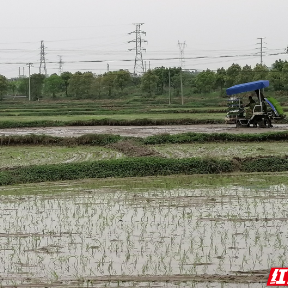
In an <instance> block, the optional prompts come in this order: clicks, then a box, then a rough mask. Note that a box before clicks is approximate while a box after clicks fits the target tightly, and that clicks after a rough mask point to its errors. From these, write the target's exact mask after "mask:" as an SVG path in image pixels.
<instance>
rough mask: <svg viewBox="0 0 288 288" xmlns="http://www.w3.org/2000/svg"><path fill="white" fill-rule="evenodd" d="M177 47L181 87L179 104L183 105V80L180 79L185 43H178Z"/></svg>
mask: <svg viewBox="0 0 288 288" xmlns="http://www.w3.org/2000/svg"><path fill="white" fill-rule="evenodd" d="M178 46H179V50H180V68H181V70H180V85H181V104H182V105H184V96H183V79H182V69H183V66H184V49H185V47H186V43H185V41H184V42H183V43H180V42H179V41H178Z"/></svg>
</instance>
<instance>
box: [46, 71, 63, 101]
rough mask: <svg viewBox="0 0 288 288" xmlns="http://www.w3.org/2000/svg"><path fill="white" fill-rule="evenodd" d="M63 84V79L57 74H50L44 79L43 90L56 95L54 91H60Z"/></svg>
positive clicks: (53, 95)
mask: <svg viewBox="0 0 288 288" xmlns="http://www.w3.org/2000/svg"><path fill="white" fill-rule="evenodd" d="M63 85H64V81H63V79H62V78H61V77H60V76H58V75H57V74H52V75H50V76H49V77H48V78H46V79H45V81H44V91H45V92H47V93H49V94H52V97H53V98H55V97H56V93H58V92H61V90H62V87H63Z"/></svg>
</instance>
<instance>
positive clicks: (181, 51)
mask: <svg viewBox="0 0 288 288" xmlns="http://www.w3.org/2000/svg"><path fill="white" fill-rule="evenodd" d="M178 46H179V50H180V67H181V68H183V66H184V63H185V60H184V49H185V47H186V43H185V41H184V42H183V43H180V42H179V41H178Z"/></svg>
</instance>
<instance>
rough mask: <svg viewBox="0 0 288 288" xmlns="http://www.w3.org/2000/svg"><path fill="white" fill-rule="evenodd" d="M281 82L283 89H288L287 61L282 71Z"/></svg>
mask: <svg viewBox="0 0 288 288" xmlns="http://www.w3.org/2000/svg"><path fill="white" fill-rule="evenodd" d="M281 84H282V85H283V89H284V90H285V91H288V63H285V64H284V66H283V69H282V72H281Z"/></svg>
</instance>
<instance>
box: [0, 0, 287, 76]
mask: <svg viewBox="0 0 288 288" xmlns="http://www.w3.org/2000/svg"><path fill="white" fill-rule="evenodd" d="M287 12H288V1H287V0H273V1H272V0H178V1H176V0H81V1H79V0H49V1H43V0H9V1H8V0H3V1H2V3H1V10H0V23H1V26H0V27H1V28H0V29H1V30H0V31H1V39H0V74H3V75H5V76H6V77H15V76H17V75H18V68H19V67H24V66H25V63H27V62H33V63H34V67H32V69H31V73H38V71H39V60H40V42H41V40H44V43H45V47H46V53H47V54H46V61H47V62H57V61H59V57H58V55H62V59H63V62H64V66H63V69H64V71H71V72H76V71H78V70H80V71H93V72H94V73H97V74H101V73H104V72H105V71H106V70H107V63H109V67H110V70H118V69H121V68H123V69H129V70H130V71H131V72H132V71H133V65H134V63H133V60H134V57H135V52H133V51H131V52H129V51H128V49H129V48H134V44H133V43H130V44H129V43H128V41H129V40H133V39H134V35H133V34H131V35H129V34H128V33H129V32H132V31H134V30H135V26H134V25H133V23H145V24H144V25H143V26H142V30H143V31H145V32H146V33H147V35H146V36H144V35H143V38H144V39H146V40H147V41H148V44H145V45H143V47H144V48H146V49H147V51H146V52H143V59H144V61H145V60H146V65H147V67H148V65H149V60H148V59H156V58H157V59H165V58H171V57H172V58H177V57H179V47H178V41H180V42H181V43H182V42H184V41H185V42H186V45H187V46H186V47H185V50H184V55H185V58H186V59H185V68H187V69H193V68H196V69H206V68H209V69H217V68H220V67H222V66H223V67H225V68H226V67H228V66H230V65H231V64H232V63H233V62H235V63H239V64H240V65H245V64H249V65H252V66H254V65H255V64H256V63H257V62H260V56H257V55H254V56H241V57H240V56H239V55H251V54H252V55H253V54H255V53H257V52H259V49H258V48H259V47H260V45H257V43H258V42H259V40H257V38H258V37H265V39H264V42H265V44H264V46H265V47H266V49H264V50H265V52H266V53H265V54H266V55H264V58H263V61H264V64H266V65H267V66H270V65H271V64H272V63H273V62H274V61H275V60H276V59H279V58H281V59H288V55H286V54H282V55H276V56H272V55H269V54H275V53H284V51H285V48H286V47H287V44H288V36H286V29H287V27H288V16H287ZM222 55H231V56H237V55H238V57H233V58H219V56H222ZM198 56H207V58H204V59H199V58H198V59H197V58H196V57H198ZM193 58H194V59H193ZM129 59H130V60H132V61H131V62H127V61H126V62H123V61H119V60H129ZM81 60H88V61H89V60H105V61H104V62H103V63H93V64H92V63H77V61H81ZM106 61H109V62H106ZM69 62H74V63H69ZM4 63H15V64H4ZM150 65H151V68H153V67H157V66H162V65H163V66H166V67H169V66H179V60H177V59H175V60H161V61H160V60H157V61H156V60H150ZM58 66H59V65H58V64H57V63H47V69H48V74H52V73H58ZM21 72H22V68H21ZM27 73H28V69H27V68H26V67H25V74H27Z"/></svg>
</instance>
